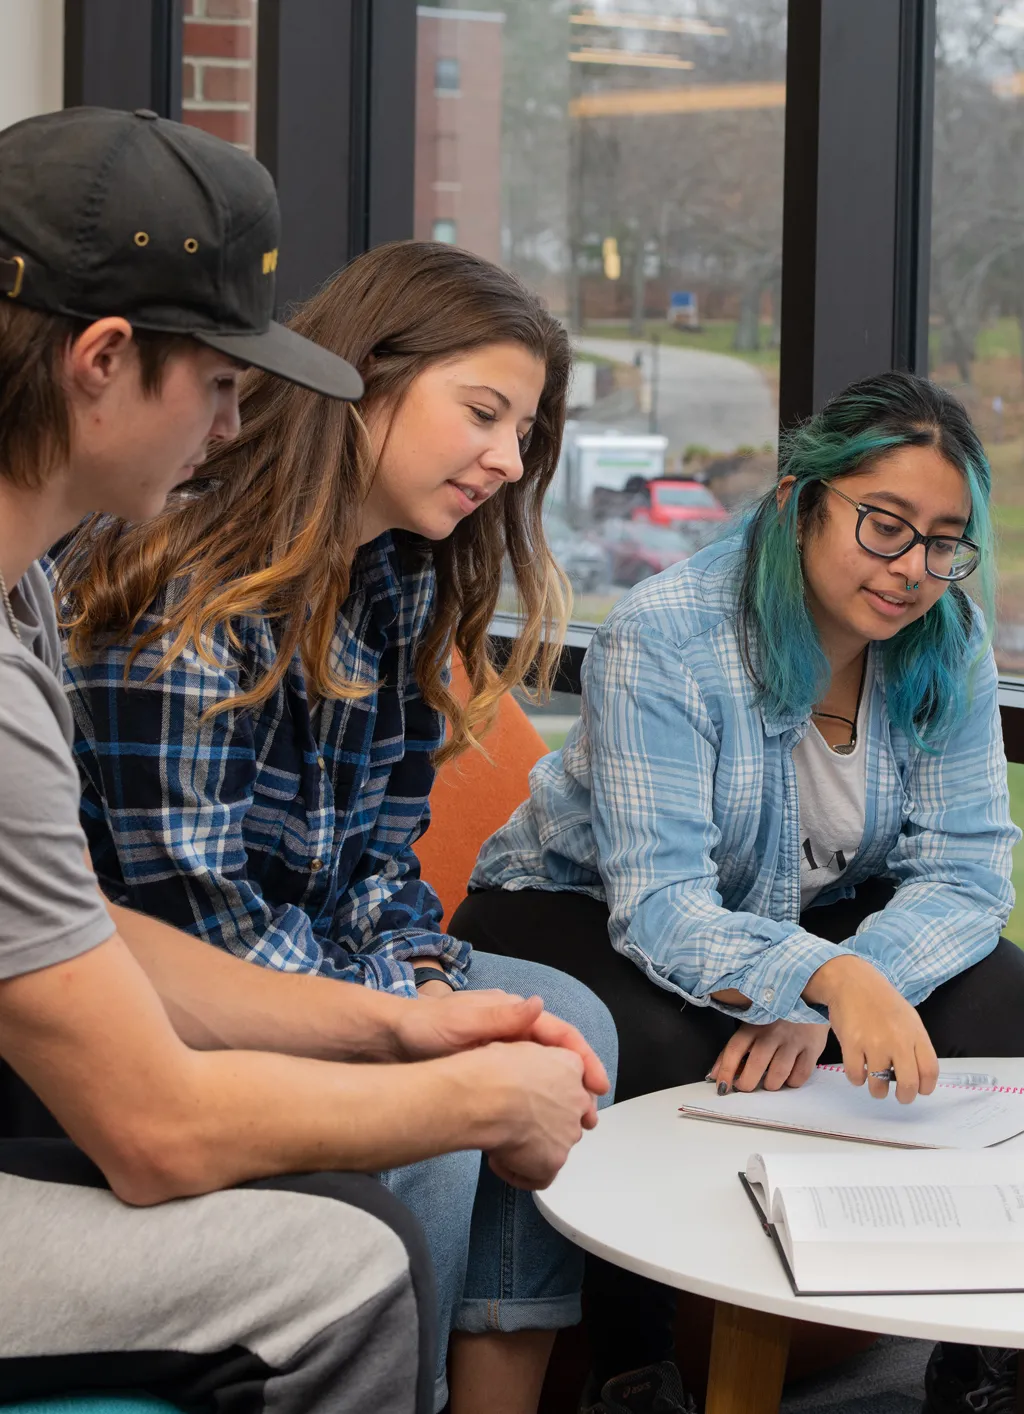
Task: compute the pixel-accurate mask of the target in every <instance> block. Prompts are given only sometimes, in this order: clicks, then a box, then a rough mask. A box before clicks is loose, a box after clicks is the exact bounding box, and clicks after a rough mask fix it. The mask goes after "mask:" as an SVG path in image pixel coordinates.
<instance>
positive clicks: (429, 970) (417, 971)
mask: <svg viewBox="0 0 1024 1414" xmlns="http://www.w3.org/2000/svg"><path fill="white" fill-rule="evenodd" d="M412 980H413V982H415V984H416V987H417V989H418V988H420V987H422V986H423V984H424V982H443V983H444V985H445V986H446V987H447V988H449V990H451V991H454V990H455V989H454V987H452V984H451V982H450V981H449V980H448V974H447V973H446V972H443V971H442V970H441V968H440V967H414V968H413V970H412Z"/></svg>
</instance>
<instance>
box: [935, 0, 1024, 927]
mask: <svg viewBox="0 0 1024 1414" xmlns="http://www.w3.org/2000/svg"><path fill="white" fill-rule="evenodd" d="M936 58H937V64H936V74H935V130H934V143H935V158H934V170H933V199H932V252H931V272H932V273H931V333H930V348H929V355H930V356H929V363H930V367H931V373H932V377H934V378H935V379H937V380H938V381H939V382H941V383H942V384H944V385H945V386H946V387H949V388H950V389H952V390H953V391H954V392H955V393H956V394H957V396H958V397H960V398H961V399H962V400H963V401H964V403H965V404H966V405H967V407H968V409H969V411H970V413H971V416H972V418H973V419H974V421H975V424H976V425H977V427H978V430H979V431H980V433H981V435H982V437H983V439H984V442H985V447H986V450H987V452H988V455H989V459H990V461H991V463H992V474H993V482H992V499H993V506H994V513H995V515H994V519H995V524H996V529H997V532H998V537H999V538H998V558H999V613H998V620H997V624H996V657H997V660H998V662H999V666H1000V670H1001V671H1002V672H1003V673H1005V674H1008V675H1014V676H1016V675H1020V674H1022V673H1024V182H1022V178H1024V5H1022V4H1018V3H1012V4H1011V3H1006V0H939V5H938V45H937V55H936ZM1009 779H1010V799H1011V809H1012V813H1013V818H1014V819H1015V820H1016V821H1017V823H1018V824H1021V823H1024V765H1018V764H1012V765H1011V766H1010V771H1009ZM1016 854H1017V857H1016V860H1015V883H1017V885H1018V889H1019V891H1020V892H1021V893H1022V894H1024V846H1019V847H1018V849H1017V852H1016ZM1006 932H1007V936H1008V937H1010V938H1012V939H1013V940H1014V941H1015V942H1021V943H1024V908H1021V907H1018V908H1017V909H1015V910H1014V913H1013V915H1012V916H1011V919H1010V924H1009V926H1008V928H1007V929H1006Z"/></svg>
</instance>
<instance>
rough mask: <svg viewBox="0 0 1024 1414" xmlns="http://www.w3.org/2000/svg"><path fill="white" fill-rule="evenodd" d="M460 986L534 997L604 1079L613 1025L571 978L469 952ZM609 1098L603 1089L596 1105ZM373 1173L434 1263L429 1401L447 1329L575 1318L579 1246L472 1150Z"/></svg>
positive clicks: (613, 1060) (534, 1325) (531, 1325)
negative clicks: (586, 1046)
mask: <svg viewBox="0 0 1024 1414" xmlns="http://www.w3.org/2000/svg"><path fill="white" fill-rule="evenodd" d="M469 986H470V988H471V989H473V990H476V991H480V990H483V989H486V988H488V987H500V988H502V989H503V990H504V991H506V992H516V993H518V994H519V995H520V996H540V997H543V998H544V1005H545V1006H546V1007H547V1009H548V1011H550V1012H553V1013H554V1015H555V1016H560V1017H561V1018H562V1019H563V1020H564V1021H569V1022H571V1023H572V1024H573V1026H575V1027H576V1028H577V1030H579V1031H581V1032H582V1033H583V1035H584V1036H585V1037H586V1039H587V1041H589V1043H590V1045H591V1046H592V1047H593V1049H594V1050H595V1051H596V1052H597V1054H598V1055H599V1056H600V1057H601V1059H602V1061H603V1062H604V1064H605V1068H606V1069H607V1071H608V1078H609V1079H610V1080H611V1082H612V1084H613V1085H614V1083H615V1068H616V1065H617V1062H618V1038H617V1036H616V1034H615V1024H614V1022H613V1021H612V1018H611V1013H610V1012H609V1011H608V1009H607V1007H606V1006H605V1005H604V1003H603V1002H600V1001H598V999H597V997H596V996H595V995H594V994H593V992H591V991H590V990H589V989H588V988H587V987H584V986H583V984H582V983H581V982H577V981H576V979H575V978H573V977H569V976H567V975H566V974H565V973H564V972H556V971H555V969H554V968H553V967H545V966H544V965H543V964H542V963H539V962H522V961H520V960H519V959H518V958H512V957H496V956H494V955H493V954H491V953H484V952H476V951H474V953H473V960H472V962H471V964H470V969H469ZM611 1099H612V1097H611V1093H609V1094H608V1095H605V1096H604V1097H603V1098H602V1099H601V1101H600V1103H601V1105H602V1107H603V1106H604V1105H608V1104H611ZM380 1177H381V1182H382V1183H384V1184H385V1185H386V1187H387V1188H389V1189H390V1190H391V1192H392V1193H394V1194H395V1195H396V1197H398V1198H400V1199H401V1200H402V1202H403V1203H405V1205H406V1207H408V1208H411V1209H412V1211H413V1212H414V1213H415V1214H416V1216H417V1217H418V1218H419V1220H420V1222H421V1223H422V1224H423V1227H424V1229H425V1231H426V1234H427V1241H428V1243H429V1244H430V1251H431V1255H432V1256H433V1259H434V1266H435V1268H436V1271H437V1286H438V1316H439V1321H438V1328H439V1330H440V1333H441V1338H440V1349H439V1350H438V1356H437V1383H436V1400H435V1408H436V1409H441V1408H443V1406H444V1404H445V1403H446V1401H447V1399H448V1384H447V1379H446V1376H445V1367H446V1364H447V1358H448V1333H449V1331H453V1330H457V1331H477V1332H479V1331H520V1330H559V1329H561V1327H562V1326H573V1325H575V1324H576V1323H577V1322H578V1321H579V1319H580V1286H581V1283H582V1281H583V1253H582V1252H581V1251H580V1249H579V1248H578V1247H575V1246H574V1245H573V1244H572V1243H571V1242H569V1241H568V1240H567V1239H566V1238H564V1237H562V1236H560V1235H559V1233H557V1232H555V1230H554V1228H553V1227H550V1226H549V1225H548V1223H546V1222H545V1221H544V1219H543V1218H542V1217H541V1215H540V1213H539V1211H538V1210H537V1206H536V1204H535V1203H534V1201H533V1197H532V1195H531V1194H529V1193H522V1192H520V1191H519V1190H518V1189H515V1188H510V1187H509V1186H508V1184H506V1183H502V1182H501V1180H500V1179H498V1178H496V1177H495V1176H494V1174H493V1173H492V1172H491V1170H490V1169H489V1168H488V1166H487V1162H486V1160H481V1155H480V1154H479V1152H478V1151H476V1150H473V1151H470V1152H462V1153H458V1154H444V1155H442V1156H441V1157H440V1158H437V1159H426V1160H425V1161H424V1162H423V1163H419V1164H409V1165H408V1166H407V1167H405V1168H400V1169H390V1170H389V1171H388V1172H387V1173H383V1174H381V1176H380Z"/></svg>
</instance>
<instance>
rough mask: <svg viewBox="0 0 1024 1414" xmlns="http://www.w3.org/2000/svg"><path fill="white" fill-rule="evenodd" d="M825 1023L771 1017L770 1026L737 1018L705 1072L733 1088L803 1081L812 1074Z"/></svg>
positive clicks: (775, 1087)
mask: <svg viewBox="0 0 1024 1414" xmlns="http://www.w3.org/2000/svg"><path fill="white" fill-rule="evenodd" d="M828 1030H829V1028H828V1023H827V1022H823V1023H822V1024H821V1025H820V1026H815V1025H814V1024H813V1023H812V1024H809V1025H808V1024H805V1023H802V1022H799V1021H774V1022H772V1024H771V1025H770V1026H750V1025H748V1024H747V1023H746V1022H741V1024H740V1025H739V1026H737V1028H736V1030H735V1031H734V1032H733V1034H732V1036H731V1037H730V1038H729V1041H728V1043H727V1044H726V1045H725V1046H724V1047H723V1049H722V1052H721V1054H720V1055H719V1057H718V1059H717V1060H716V1061H715V1063H714V1065H713V1066H712V1067H711V1070H710V1072H709V1074H710V1076H711V1079H712V1080H716V1081H717V1082H718V1084H719V1085H725V1086H727V1087H728V1088H730V1089H733V1088H735V1089H736V1090H756V1089H757V1087H758V1085H760V1084H761V1083H762V1081H763V1082H764V1088H765V1089H766V1090H781V1089H782V1087H783V1085H792V1086H797V1085H803V1083H804V1082H805V1081H806V1080H807V1079H808V1078H809V1077H810V1076H811V1075H812V1074H813V1071H814V1067H815V1064H816V1063H817V1060H818V1057H819V1056H820V1055H821V1053H822V1051H823V1050H824V1049H825V1042H826V1041H827V1040H828Z"/></svg>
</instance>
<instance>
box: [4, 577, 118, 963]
mask: <svg viewBox="0 0 1024 1414" xmlns="http://www.w3.org/2000/svg"><path fill="white" fill-rule="evenodd" d="M11 605H12V607H13V609H14V613H15V617H16V618H17V620H18V626H19V628H20V629H21V638H22V641H21V642H20V643H19V642H18V640H17V639H16V638H15V636H14V634H13V633H12V631H11V627H10V625H9V624H8V622H7V615H6V613H5V612H4V610H3V607H2V605H0V979H3V978H7V977H17V976H19V975H20V974H21V973H23V972H37V971H38V970H39V969H40V968H41V967H50V966H52V965H53V963H55V962H66V961H67V960H68V959H69V958H72V957H77V956H78V955H79V953H84V952H88V951H89V949H90V948H94V947H97V946H98V945H99V944H100V943H103V942H106V940H107V939H108V938H109V937H111V936H112V935H113V933H114V931H115V930H114V923H113V920H112V919H111V917H110V914H109V913H108V912H107V910H106V908H105V907H104V905H103V901H102V899H101V898H100V896H99V894H98V893H97V889H96V877H95V875H94V874H93V873H92V872H91V871H90V870H89V869H88V868H87V866H86V863H85V849H86V843H85V835H84V834H83V833H82V827H81V825H80V824H79V823H78V804H79V795H80V790H81V788H80V785H79V780H78V771H77V768H76V767H75V762H74V758H73V757H72V755H71V746H72V743H73V741H74V725H73V722H72V717H71V710H70V708H69V707H68V704H67V701H66V699H65V697H64V689H63V687H62V685H61V652H60V638H59V636H58V632H57V616H56V614H55V612H54V608H53V600H52V598H51V596H50V590H49V586H48V584H47V582H46V577H45V575H44V574H43V571H42V569H41V567H40V566H39V565H38V564H33V565H31V566H30V567H29V569H28V570H27V571H26V573H25V574H24V575H23V576H22V579H21V581H20V582H19V584H18V585H17V587H16V588H15V589H13V590H12V591H11Z"/></svg>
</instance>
